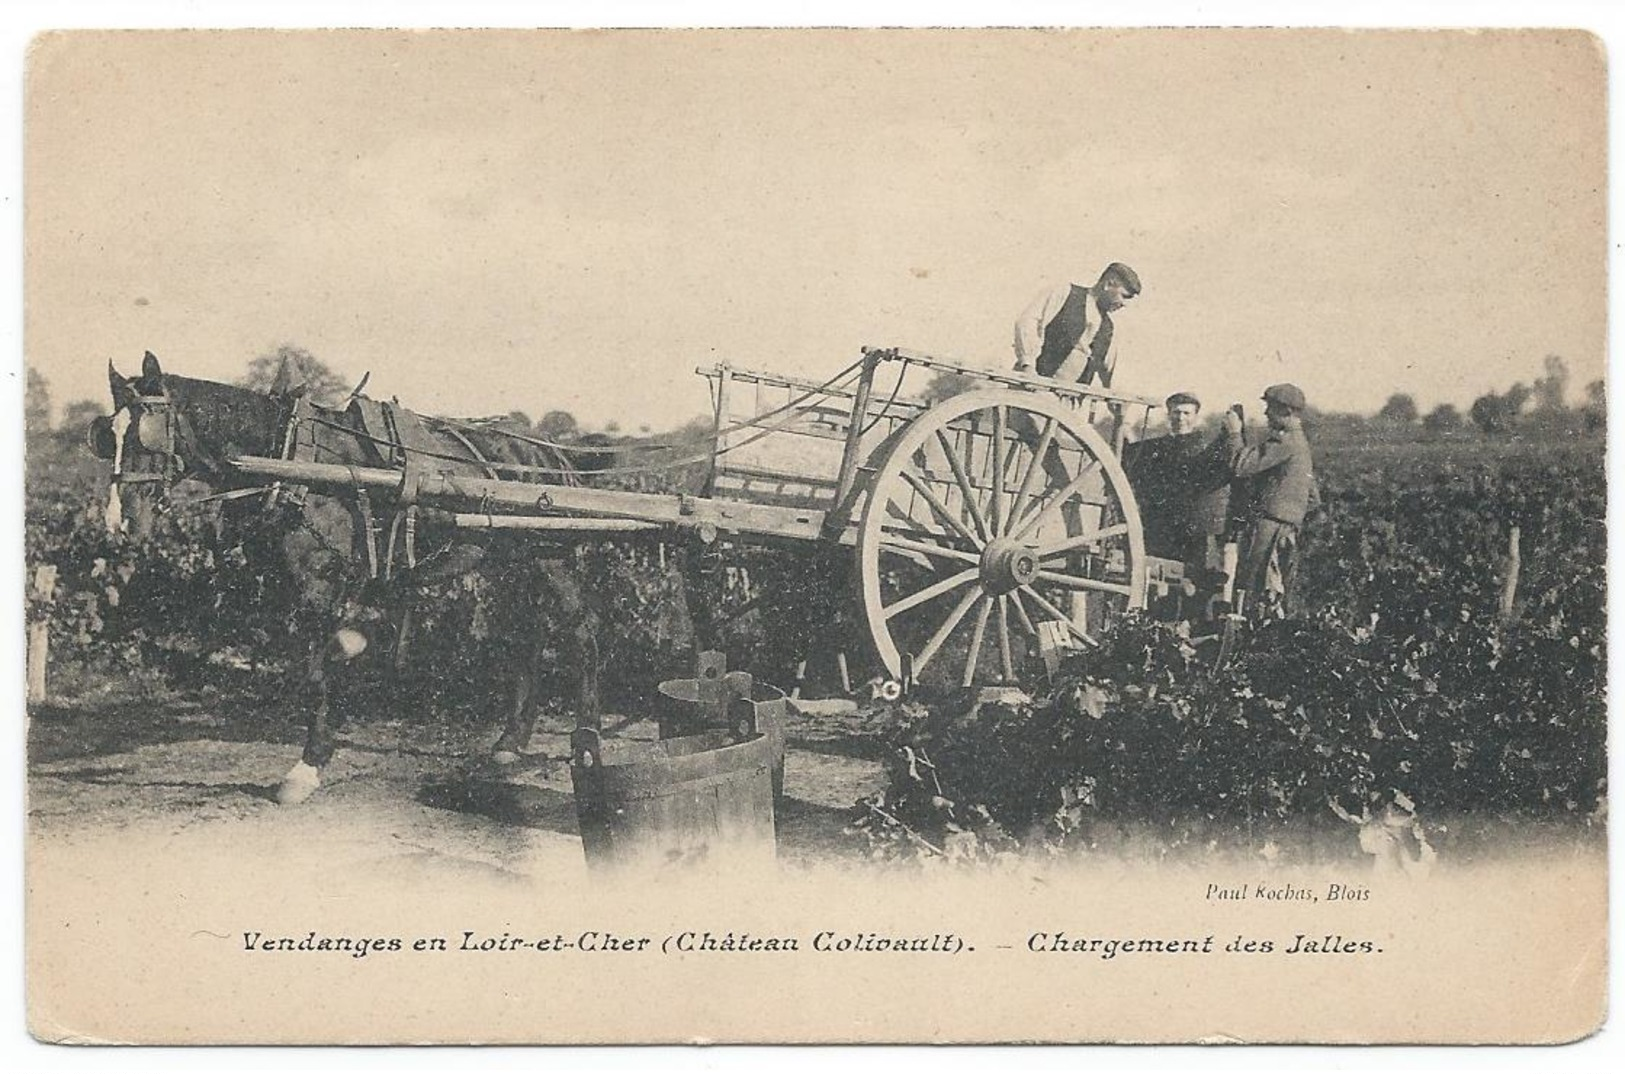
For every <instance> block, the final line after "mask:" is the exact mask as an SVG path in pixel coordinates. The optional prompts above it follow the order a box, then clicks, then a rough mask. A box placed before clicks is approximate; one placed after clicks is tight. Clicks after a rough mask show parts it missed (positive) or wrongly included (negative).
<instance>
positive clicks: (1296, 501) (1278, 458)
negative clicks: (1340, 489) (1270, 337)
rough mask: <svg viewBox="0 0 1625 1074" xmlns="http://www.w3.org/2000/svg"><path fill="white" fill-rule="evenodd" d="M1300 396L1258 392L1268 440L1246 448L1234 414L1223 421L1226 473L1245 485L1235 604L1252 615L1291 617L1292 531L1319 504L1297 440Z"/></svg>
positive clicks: (1279, 388) (1306, 454)
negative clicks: (1246, 482) (1247, 488)
mask: <svg viewBox="0 0 1625 1074" xmlns="http://www.w3.org/2000/svg"><path fill="white" fill-rule="evenodd" d="M1305 405H1306V404H1305V400H1304V395H1303V392H1302V391H1300V390H1299V389H1298V388H1297V387H1296V386H1294V385H1291V384H1276V385H1272V386H1271V387H1270V388H1268V389H1266V390H1265V392H1264V416H1265V418H1266V419H1268V421H1269V427H1270V431H1269V435H1268V436H1266V437H1265V438H1264V440H1263V442H1262V443H1259V444H1254V445H1252V446H1248V445H1247V443H1246V442H1245V440H1244V438H1243V431H1242V420H1241V415H1240V414H1239V413H1238V412H1237V411H1238V409H1239V408H1233V409H1232V410H1231V411H1230V412H1229V413H1228V414H1226V415H1225V437H1226V441H1227V445H1228V450H1229V455H1230V472H1231V473H1232V474H1234V475H1235V476H1236V477H1237V478H1242V479H1247V480H1249V482H1250V495H1249V498H1248V504H1247V510H1246V518H1245V521H1246V523H1247V528H1246V533H1247V538H1246V541H1245V542H1244V543H1243V545H1242V553H1241V563H1240V569H1239V570H1238V572H1237V575H1238V576H1237V578H1236V586H1237V589H1238V593H1237V597H1236V599H1237V603H1238V604H1240V605H1244V606H1245V605H1247V604H1249V602H1250V604H1251V607H1243V608H1241V609H1240V610H1242V611H1244V612H1249V611H1250V612H1251V613H1252V614H1254V615H1261V614H1263V615H1267V614H1275V615H1288V614H1290V613H1291V612H1292V610H1293V606H1292V596H1293V588H1292V583H1293V578H1294V576H1295V574H1296V573H1297V566H1298V530H1299V528H1300V527H1301V526H1302V525H1303V520H1304V516H1305V515H1307V514H1308V513H1309V512H1310V511H1311V510H1313V509H1314V508H1315V507H1318V506H1319V504H1320V491H1319V489H1318V488H1317V486H1316V484H1315V466H1314V460H1313V458H1312V457H1311V455H1310V451H1309V441H1308V439H1307V438H1306V437H1305V436H1304V435H1303V411H1304V408H1305Z"/></svg>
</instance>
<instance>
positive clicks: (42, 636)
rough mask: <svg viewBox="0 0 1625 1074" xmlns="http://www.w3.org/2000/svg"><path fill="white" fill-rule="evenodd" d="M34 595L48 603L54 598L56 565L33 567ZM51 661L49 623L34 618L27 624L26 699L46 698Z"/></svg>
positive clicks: (38, 699)
mask: <svg viewBox="0 0 1625 1074" xmlns="http://www.w3.org/2000/svg"><path fill="white" fill-rule="evenodd" d="M34 597H35V599H37V600H39V601H42V602H44V603H47V604H49V603H50V602H51V601H53V600H55V599H56V567H54V566H52V565H51V564H43V565H41V566H39V567H36V568H35V569H34ZM50 662H51V624H50V623H49V622H48V621H47V620H46V619H43V618H41V619H36V620H35V621H34V622H32V623H29V624H28V700H29V701H31V702H33V701H44V700H45V698H46V690H45V673H46V668H47V667H48V666H49V664H50Z"/></svg>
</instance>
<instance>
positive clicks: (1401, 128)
mask: <svg viewBox="0 0 1625 1074" xmlns="http://www.w3.org/2000/svg"><path fill="white" fill-rule="evenodd" d="M27 107H28V112H27V117H26V124H25V167H26V183H27V188H26V193H25V209H26V218H25V227H26V240H27V244H28V260H27V263H26V266H25V284H26V314H25V317H26V320H25V328H26V340H25V349H26V356H27V359H28V360H29V361H30V362H31V363H33V364H34V365H36V366H37V367H38V368H39V369H41V370H42V371H43V372H44V373H45V374H46V376H47V377H48V379H49V381H50V384H51V388H52V393H53V397H54V399H55V401H56V402H57V403H58V404H59V405H60V404H61V403H64V402H67V401H69V400H72V399H78V398H87V397H88V398H95V399H98V400H102V399H104V398H105V396H106V387H105V383H106V381H105V369H106V363H107V359H109V358H113V359H115V360H116V361H117V363H118V364H119V365H120V367H121V368H123V369H124V370H125V371H126V372H129V371H132V370H133V369H134V368H135V367H136V366H138V365H139V362H140V357H141V354H142V352H143V351H144V350H152V351H154V352H155V353H157V354H158V355H159V356H160V357H161V358H162V359H163V360H164V362H165V364H166V367H167V368H169V369H170V370H172V371H174V372H180V373H186V374H189V375H194V376H202V377H209V378H214V379H223V380H231V379H235V378H236V377H238V376H240V375H241V373H242V371H243V369H244V367H245V366H246V365H247V363H248V362H249V360H250V359H252V358H253V357H254V356H256V355H258V354H262V353H265V352H267V351H270V350H273V349H274V348H275V347H276V346H277V345H278V344H281V343H293V344H296V345H299V346H302V347H305V348H307V349H309V350H311V351H312V352H313V353H315V354H316V355H317V356H318V357H320V358H322V359H323V360H324V361H326V362H328V363H329V364H330V365H332V366H334V367H335V368H337V369H339V370H341V371H342V372H343V373H345V374H346V375H347V376H350V377H359V376H360V374H361V373H362V372H363V371H367V370H370V371H371V374H372V379H371V383H370V385H369V391H370V392H371V393H373V394H375V395H378V396H380V397H385V398H387V397H389V396H391V395H394V396H398V397H400V399H401V401H402V402H403V403H406V404H407V405H409V406H413V407H414V408H416V409H421V410H425V411H432V412H437V413H453V414H466V415H474V414H487V413H500V412H504V411H508V410H514V409H519V410H524V411H526V412H528V413H529V414H531V416H532V417H539V416H540V415H541V414H542V413H543V412H545V411H547V410H551V409H555V408H562V409H567V410H571V411H573V412H575V413H576V414H577V416H578V417H580V418H581V419H582V420H583V421H585V422H587V423H589V424H602V423H604V422H606V421H609V420H615V421H618V422H620V424H621V425H622V426H624V427H627V428H633V427H637V426H639V425H643V424H648V425H651V426H654V427H656V428H662V427H668V426H671V425H674V424H677V423H680V422H682V421H684V420H687V419H688V418H690V417H693V416H695V415H698V414H700V413H702V412H703V411H704V410H705V409H706V405H707V404H706V395H705V390H704V382H703V381H702V380H701V379H700V378H698V377H696V376H694V375H693V368H694V367H695V366H696V365H699V364H710V363H712V362H714V361H717V360H719V359H726V360H728V361H731V362H733V363H734V364H735V365H740V366H746V367H752V368H761V369H768V370H773V371H778V372H783V373H788V374H795V375H800V376H810V377H817V378H820V379H821V378H823V377H825V376H828V375H830V374H833V373H834V372H836V371H837V370H839V369H841V368H842V367H844V366H846V365H847V364H848V363H849V362H851V361H852V360H854V359H855V358H856V357H857V355H858V351H859V348H860V347H861V346H863V345H865V344H874V345H886V346H893V345H895V346H905V347H911V348H914V349H917V350H923V351H927V352H931V353H937V354H941V355H943V356H945V357H953V358H958V359H961V360H965V361H969V362H972V363H974V364H984V365H989V366H996V367H999V368H1005V367H1007V366H1008V365H1009V363H1010V361H1011V351H1010V337H1011V325H1012V323H1013V321H1014V319H1015V317H1016V315H1017V314H1018V313H1019V312H1020V311H1021V309H1022V308H1023V307H1024V306H1025V305H1026V304H1027V302H1028V301H1029V300H1030V299H1031V298H1032V297H1033V296H1034V295H1035V294H1036V293H1037V292H1038V291H1039V290H1040V289H1041V288H1043V287H1044V286H1045V285H1046V284H1049V283H1056V282H1062V281H1064V280H1067V279H1069V278H1070V279H1075V280H1077V281H1078V282H1081V283H1089V282H1092V280H1093V278H1094V276H1095V275H1096V274H1098V272H1099V270H1100V269H1101V268H1102V267H1103V266H1104V265H1105V264H1106V263H1107V262H1109V261H1113V260H1121V261H1125V262H1127V263H1129V264H1130V265H1132V266H1134V267H1135V268H1136V269H1137V270H1138V272H1139V274H1140V276H1141V278H1142V280H1143V282H1144V285H1145V291H1144V293H1143V294H1142V295H1141V296H1140V298H1138V299H1137V300H1136V301H1135V302H1134V303H1133V304H1132V305H1131V306H1130V307H1129V308H1128V309H1127V310H1125V311H1124V312H1123V313H1122V314H1120V315H1119V322H1118V338H1119V340H1120V353H1121V360H1120V364H1119V369H1118V379H1117V386H1118V387H1122V388H1125V389H1128V390H1131V391H1138V392H1143V393H1145V394H1149V395H1154V396H1157V397H1161V396H1163V395H1166V394H1167V393H1169V392H1171V391H1173V390H1176V389H1190V390H1194V391H1196V392H1197V393H1198V394H1199V395H1201V396H1202V397H1203V398H1204V400H1206V401H1208V402H1209V405H1210V406H1211V405H1221V404H1223V403H1225V402H1228V401H1230V400H1232V399H1235V400H1240V401H1243V402H1249V403H1250V402H1253V401H1255V400H1256V399H1257V396H1258V394H1259V391H1260V390H1261V389H1262V388H1263V387H1264V386H1265V385H1267V384H1269V383H1272V382H1275V381H1280V380H1292V381H1295V382H1296V383H1298V384H1299V385H1300V386H1302V387H1303V388H1304V390H1305V391H1306V392H1307V393H1308V395H1309V399H1310V401H1311V403H1313V404H1315V405H1317V406H1320V407H1322V408H1323V409H1333V410H1363V411H1372V410H1375V409H1376V408H1377V407H1378V406H1380V405H1381V404H1382V402H1383V400H1384V399H1385V398H1386V397H1387V396H1388V395H1389V394H1390V393H1391V392H1394V391H1397V390H1405V391H1410V392H1412V393H1413V394H1414V395H1415V396H1416V397H1417V401H1418V402H1419V403H1420V404H1421V405H1422V407H1423V408H1424V409H1427V408H1430V407H1431V406H1433V405H1434V404H1436V403H1439V402H1451V403H1454V404H1456V405H1457V406H1462V407H1465V406H1466V405H1467V404H1469V403H1470V402H1471V401H1472V400H1473V399H1474V398H1475V397H1476V396H1478V395H1480V394H1482V393H1483V392H1484V391H1486V390H1488V389H1497V390H1499V389H1503V388H1505V387H1506V386H1508V385H1510V384H1511V383H1512V382H1513V381H1514V380H1524V381H1528V380H1530V379H1532V378H1533V377H1535V376H1537V375H1539V373H1540V368H1541V362H1542V359H1543V358H1544V356H1545V355H1547V354H1549V353H1556V354H1560V355H1562V356H1564V357H1565V358H1566V359H1567V360H1568V363H1569V366H1570V368H1571V370H1572V372H1573V385H1574V386H1573V389H1572V392H1573V394H1574V395H1576V396H1577V395H1578V392H1579V387H1580V386H1581V385H1583V384H1584V383H1585V382H1586V381H1588V380H1591V379H1594V378H1596V377H1600V376H1602V375H1603V368H1604V357H1605V312H1606V300H1605V269H1606V255H1607V248H1606V233H1605V206H1606V180H1605V174H1604V159H1605V149H1606V128H1605V112H1604V107H1605V85H1604V59H1603V56H1602V52H1601V46H1600V45H1599V44H1597V43H1596V42H1594V41H1593V39H1591V38H1590V37H1588V36H1585V35H1582V34H1579V33H1573V32H1569V33H1560V32H1550V31H1547V32H1527V33H1496V32H1479V33H1467V32H1440V33H1426V32H1406V33H1374V32H1340V31H1305V30H1294V31H1278V32H1269V31H1225V32H1203V31H1097V32H1082V31H1075V32H1064V33H1063V32H1035V31H985V30H984V31H958V32H928V31H908V32H884V31H833V32H812V31H780V32H750V33H740V32H736V33H727V32H665V33H652V32H651V33H637V32H573V33H572V32H549V33H534V34H532V33H513V32H482V33H464V34H453V33H439V34H419V35H402V34H393V33H386V32H362V33H334V32H309V33H282V34H268V33H262V34H251V33H240V34H220V33H215V34H207V33H198V34H139V35H132V34H126V35H106V34H92V33H81V34H78V35H68V36H65V37H57V38H48V39H42V40H41V41H40V42H39V43H38V44H37V45H36V48H35V50H34V53H33V55H32V57H31V62H30V69H29V83H28V100H27Z"/></svg>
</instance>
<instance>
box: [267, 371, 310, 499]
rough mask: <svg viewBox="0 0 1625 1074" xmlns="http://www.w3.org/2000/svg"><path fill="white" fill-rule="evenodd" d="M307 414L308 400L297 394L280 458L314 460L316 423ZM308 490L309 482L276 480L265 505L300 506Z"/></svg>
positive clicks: (290, 460) (283, 432) (308, 408)
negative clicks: (292, 482) (289, 482)
mask: <svg viewBox="0 0 1625 1074" xmlns="http://www.w3.org/2000/svg"><path fill="white" fill-rule="evenodd" d="M310 416H311V415H310V400H308V399H306V398H305V397H304V396H303V395H300V396H297V397H296V398H295V399H294V401H293V407H292V409H290V410H289V411H288V424H287V427H286V428H285V429H283V431H282V458H283V459H285V460H287V461H289V462H315V461H316V427H315V425H314V424H313V423H312V422H311V421H310ZM309 493H310V486H308V485H294V484H283V483H282V482H280V481H278V482H276V483H275V484H273V485H272V486H271V491H270V492H269V493H267V494H266V497H265V509H266V510H267V511H269V510H270V509H271V508H273V507H275V506H276V505H277V504H278V503H279V502H281V503H287V504H289V505H291V506H293V507H303V506H304V504H305V498H306V497H307V496H308V495H309Z"/></svg>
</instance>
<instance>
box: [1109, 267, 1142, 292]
mask: <svg viewBox="0 0 1625 1074" xmlns="http://www.w3.org/2000/svg"><path fill="white" fill-rule="evenodd" d="M1101 275H1102V276H1108V275H1110V276H1116V277H1117V278H1118V279H1120V280H1122V281H1123V282H1124V283H1125V284H1127V285H1128V293H1129V295H1130V296H1133V295H1137V294H1139V293H1140V275H1139V273H1137V272H1135V271H1134V270H1133V269H1131V268H1129V267H1128V266H1127V265H1125V264H1123V263H1122V262H1121V261H1113V262H1112V263H1111V264H1109V265H1107V266H1106V271H1105V272H1103V273H1101Z"/></svg>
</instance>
